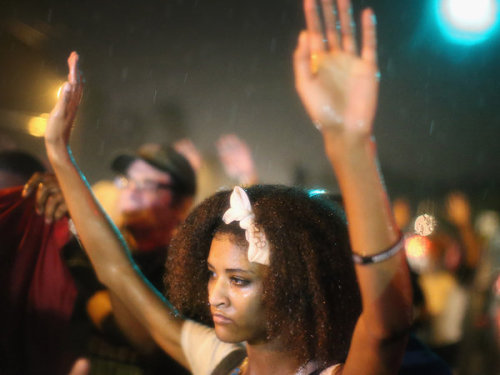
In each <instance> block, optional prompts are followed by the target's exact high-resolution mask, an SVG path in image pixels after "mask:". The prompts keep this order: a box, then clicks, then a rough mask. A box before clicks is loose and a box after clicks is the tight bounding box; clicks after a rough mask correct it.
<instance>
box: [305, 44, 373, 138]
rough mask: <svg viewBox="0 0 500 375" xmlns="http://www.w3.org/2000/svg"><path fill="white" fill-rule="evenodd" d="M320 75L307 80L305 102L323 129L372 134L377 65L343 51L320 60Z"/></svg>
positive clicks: (318, 71)
mask: <svg viewBox="0 0 500 375" xmlns="http://www.w3.org/2000/svg"><path fill="white" fill-rule="evenodd" d="M318 60H319V61H318V63H317V74H315V75H312V76H310V77H307V78H306V79H304V81H303V82H304V84H303V87H302V90H300V92H301V93H302V95H301V96H302V100H303V102H304V104H305V106H306V108H307V111H308V112H309V115H310V116H311V118H313V119H315V121H316V122H317V123H319V124H320V125H321V127H323V128H327V129H330V130H334V131H337V132H342V133H351V132H355V133H364V134H370V133H371V124H372V122H373V117H374V114H375V108H376V104H377V92H378V79H377V66H376V65H375V64H373V63H371V62H369V61H366V60H363V59H362V58H360V57H358V56H356V55H354V54H350V53H346V52H343V51H334V52H331V53H328V54H324V55H322V56H320V57H319V59H318Z"/></svg>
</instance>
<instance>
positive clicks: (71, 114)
mask: <svg viewBox="0 0 500 375" xmlns="http://www.w3.org/2000/svg"><path fill="white" fill-rule="evenodd" d="M78 60H79V56H78V54H77V53H76V52H74V51H73V52H71V54H70V55H69V57H68V68H69V73H68V82H69V84H70V87H71V90H70V91H71V95H70V96H69V99H68V111H67V116H68V121H71V122H72V121H73V120H74V118H75V116H76V112H77V109H78V105H79V104H80V100H81V98H82V92H83V79H82V74H81V72H80V69H78Z"/></svg>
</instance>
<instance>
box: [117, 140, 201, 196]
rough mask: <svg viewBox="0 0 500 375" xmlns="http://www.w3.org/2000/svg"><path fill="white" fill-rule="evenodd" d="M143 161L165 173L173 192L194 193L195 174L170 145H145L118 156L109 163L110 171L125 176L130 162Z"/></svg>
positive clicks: (190, 194) (187, 162)
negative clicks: (171, 184)
mask: <svg viewBox="0 0 500 375" xmlns="http://www.w3.org/2000/svg"><path fill="white" fill-rule="evenodd" d="M137 159H141V160H144V161H145V162H146V163H148V164H150V165H151V166H153V167H155V168H157V169H159V170H161V171H164V172H167V173H168V174H169V175H170V176H171V177H172V180H173V186H174V190H175V191H176V192H178V193H182V194H183V195H188V196H193V195H194V194H195V193H196V173H195V171H194V169H193V167H192V166H191V164H190V163H189V161H188V160H187V159H186V158H185V157H184V156H183V155H182V154H180V153H179V152H177V151H176V150H175V149H174V148H173V147H172V146H170V145H162V144H158V143H146V144H144V145H142V146H141V147H139V148H138V149H137V151H136V152H135V153H132V154H131V153H124V154H121V155H118V156H117V157H116V158H115V159H114V160H113V162H112V163H111V169H112V170H113V171H115V172H117V173H121V174H125V173H126V171H127V169H128V167H129V166H130V164H131V163H132V162H134V161H135V160H137Z"/></svg>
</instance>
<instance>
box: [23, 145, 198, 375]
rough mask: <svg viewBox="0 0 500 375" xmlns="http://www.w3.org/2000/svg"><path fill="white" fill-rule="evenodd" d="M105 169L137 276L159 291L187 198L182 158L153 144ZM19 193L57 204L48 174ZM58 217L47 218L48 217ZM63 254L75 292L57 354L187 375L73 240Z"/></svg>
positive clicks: (188, 177) (190, 195) (189, 170)
mask: <svg viewBox="0 0 500 375" xmlns="http://www.w3.org/2000/svg"><path fill="white" fill-rule="evenodd" d="M111 169H112V170H113V171H114V172H115V173H116V177H115V179H114V184H115V186H116V187H117V191H118V197H117V214H118V217H119V229H120V231H121V232H122V234H123V236H124V238H125V240H126V241H127V243H128V245H129V248H130V249H131V252H132V256H133V258H134V260H135V262H136V263H137V264H138V265H139V267H140V269H141V271H142V273H143V274H144V276H145V277H146V278H147V279H148V280H149V281H150V282H151V283H152V284H153V285H154V286H155V287H156V288H157V289H159V290H160V291H163V276H164V271H165V260H166V254H167V249H168V245H169V243H170V240H171V238H172V236H173V235H174V233H175V230H176V228H177V227H178V226H179V224H181V223H182V222H183V221H184V219H185V218H186V216H187V214H188V213H189V210H190V208H191V206H192V204H193V201H194V195H195V193H196V173H195V170H194V169H193V167H192V166H191V164H190V162H189V161H188V159H187V155H186V157H185V156H184V155H183V154H181V153H179V152H177V151H176V150H175V149H174V147H172V146H166V145H160V144H155V143H148V144H144V145H142V146H141V147H140V148H139V149H138V150H137V151H136V152H134V153H124V154H121V155H118V156H117V157H116V158H115V159H114V160H113V162H112V164H111ZM49 182H50V183H49ZM45 186H47V187H46V188H45ZM44 189H45V190H46V191H45V192H44V191H43V190H44ZM25 190H28V191H31V192H30V194H31V193H32V192H33V191H34V190H38V193H37V197H43V199H44V201H43V202H40V201H39V202H38V206H39V207H43V209H42V210H47V208H53V207H58V206H61V205H62V204H63V203H64V202H60V203H58V204H56V203H54V202H51V203H49V201H50V200H51V199H54V200H57V198H56V196H58V197H60V194H58V189H57V182H56V181H55V179H54V176H53V175H49V174H45V175H41V174H39V175H36V176H34V177H33V178H32V179H31V180H30V182H28V184H27V185H26V187H25ZM54 211H56V210H54ZM44 214H45V215H46V216H47V214H49V216H50V213H47V212H45V213H44ZM57 216H58V217H60V214H58V215H57ZM58 217H56V216H55V215H54V216H53V219H55V220H57V218H58ZM62 256H63V258H64V260H65V263H66V265H67V266H68V267H69V270H70V273H71V275H72V276H73V279H74V282H75V284H76V286H77V289H78V297H77V300H76V303H75V306H74V310H73V316H72V322H73V323H72V328H71V331H72V332H71V333H70V336H71V341H72V344H71V345H69V346H70V348H64V350H67V349H69V350H70V351H71V352H72V353H74V356H75V358H76V357H80V356H85V357H88V358H89V360H90V361H89V362H90V368H91V369H92V374H109V373H134V374H144V375H146V374H147V375H153V374H160V373H162V374H164V373H168V374H172V375H176V374H182V375H184V374H188V372H187V371H186V370H184V369H182V368H181V367H180V366H179V365H178V364H177V363H176V362H174V361H173V360H170V359H169V358H168V357H167V356H166V355H165V354H164V353H163V352H161V350H159V349H158V347H157V346H156V344H155V343H154V341H153V339H152V338H151V337H150V336H149V334H147V333H146V331H145V330H144V329H143V328H142V326H141V325H140V324H139V323H138V322H137V321H136V320H135V318H134V317H133V315H132V314H130V313H129V311H128V310H127V309H126V308H125V307H124V306H123V305H122V304H121V302H120V301H119V300H118V298H115V297H114V296H113V295H112V294H111V293H110V292H109V291H107V290H106V289H105V287H104V286H103V285H102V284H101V283H99V281H98V280H97V277H96V275H95V273H94V270H93V268H92V265H91V264H90V261H89V259H88V258H87V256H86V255H85V252H84V251H83V250H82V249H81V248H80V246H79V244H78V242H77V239H76V238H73V239H72V240H71V241H70V242H69V243H68V244H66V246H65V247H64V249H63V251H62ZM66 373H67V372H66Z"/></svg>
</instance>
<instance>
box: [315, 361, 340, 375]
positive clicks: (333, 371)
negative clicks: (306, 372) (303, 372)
mask: <svg viewBox="0 0 500 375" xmlns="http://www.w3.org/2000/svg"><path fill="white" fill-rule="evenodd" d="M343 369H344V364H343V363H338V364H336V365H333V366H330V367H328V368H326V369H324V370H323V371H321V373H320V374H319V375H341V374H342V370H343Z"/></svg>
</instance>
